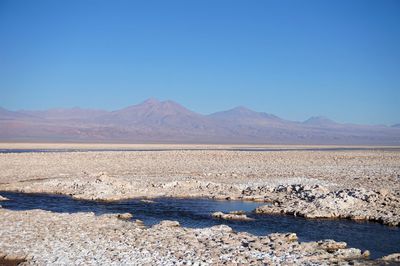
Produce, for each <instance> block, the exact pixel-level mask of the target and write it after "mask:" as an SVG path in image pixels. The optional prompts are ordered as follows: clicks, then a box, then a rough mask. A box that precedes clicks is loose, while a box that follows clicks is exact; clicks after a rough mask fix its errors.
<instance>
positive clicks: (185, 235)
mask: <svg viewBox="0 0 400 266" xmlns="http://www.w3.org/2000/svg"><path fill="white" fill-rule="evenodd" d="M0 216H1V218H2V219H0V228H1V230H0V249H1V250H2V253H3V254H0V257H3V258H5V259H7V260H14V261H15V260H18V261H26V262H25V264H29V265H237V264H241V265H265V264H270V265H277V264H284V265H299V264H302V265H320V264H332V263H340V264H342V265H354V264H355V265H365V264H374V263H375V262H374V261H367V260H365V259H366V257H367V255H368V253H367V252H365V253H363V252H362V251H361V250H359V249H354V248H347V246H346V243H343V242H335V241H331V240H325V241H319V242H304V243H300V242H298V240H297V236H296V235H295V234H290V233H288V234H271V235H268V236H265V237H256V236H253V235H251V234H247V233H237V232H234V231H233V230H232V229H231V228H229V227H228V226H225V225H221V226H214V227H210V228H206V229H188V228H183V227H180V226H179V223H178V222H174V221H163V222H161V223H160V224H157V225H155V226H153V227H151V228H143V226H142V225H141V224H140V223H137V222H136V223H135V222H130V221H124V220H121V219H118V217H117V215H102V216H95V215H94V214H93V213H75V214H59V213H51V212H46V211H41V210H32V211H8V210H4V209H3V210H2V209H0Z"/></svg>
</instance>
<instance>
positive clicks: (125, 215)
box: [117, 212, 133, 220]
mask: <svg viewBox="0 0 400 266" xmlns="http://www.w3.org/2000/svg"><path fill="white" fill-rule="evenodd" d="M132 217H133V215H132V214H130V213H128V212H127V213H120V214H118V215H117V218H118V219H120V220H130V219H132Z"/></svg>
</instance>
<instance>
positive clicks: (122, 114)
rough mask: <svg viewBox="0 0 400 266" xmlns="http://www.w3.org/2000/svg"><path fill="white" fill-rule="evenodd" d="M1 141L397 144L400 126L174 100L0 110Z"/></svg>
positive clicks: (399, 137) (398, 143) (399, 139)
mask: <svg viewBox="0 0 400 266" xmlns="http://www.w3.org/2000/svg"><path fill="white" fill-rule="evenodd" d="M0 140H1V141H79V142H126V143H146V142H159V143H160V142H164V143H255V144H261V143H263V144H354V145H356V144H357V145H361V144H372V145H400V127H399V125H394V126H392V127H386V126H369V125H353V124H340V123H337V122H335V121H332V120H330V119H329V118H325V117H311V118H310V119H308V120H306V121H304V122H297V121H289V120H285V119H282V118H279V117H277V116H275V115H273V114H268V113H263V112H256V111H253V110H250V109H248V108H246V107H242V106H240V107H236V108H233V109H230V110H227V111H222V112H217V113H213V114H210V115H202V114H199V113H196V112H193V111H191V110H189V109H187V108H185V107H184V106H182V105H180V104H179V103H176V102H173V101H158V100H156V99H149V100H146V101H144V102H142V103H140V104H136V105H132V106H128V107H126V108H123V109H120V110H115V111H105V110H92V109H81V108H70V109H50V110H42V111H29V110H21V111H10V110H6V109H4V108H0Z"/></svg>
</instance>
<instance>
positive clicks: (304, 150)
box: [0, 143, 400, 265]
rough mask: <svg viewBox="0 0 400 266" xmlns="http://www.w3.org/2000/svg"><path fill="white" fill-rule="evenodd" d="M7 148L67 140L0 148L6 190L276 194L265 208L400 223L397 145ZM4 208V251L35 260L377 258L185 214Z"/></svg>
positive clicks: (263, 197) (95, 194) (94, 196)
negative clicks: (158, 217)
mask: <svg viewBox="0 0 400 266" xmlns="http://www.w3.org/2000/svg"><path fill="white" fill-rule="evenodd" d="M0 149H2V150H4V149H28V150H29V149H33V150H34V149H41V150H49V149H56V150H57V151H54V152H24V153H0V169H2V170H1V173H0V191H21V192H29V193H31V192H32V193H56V194H64V195H68V196H72V197H73V198H77V199H89V200H106V201H113V200H119V199H128V198H157V197H207V198H214V199H240V200H247V201H258V202H265V203H266V204H265V205H264V206H261V207H259V208H257V210H256V212H257V213H264V214H279V215H296V216H303V217H307V218H310V219H312V218H337V219H340V218H345V219H353V220H370V221H375V222H379V223H383V224H386V225H388V226H399V225H400V149H399V148H396V147H373V148H368V147H332V146H326V147H323V146H281V147H279V146H249V145H246V146H240V145H236V146H229V145H218V146H214V145H208V146H205V145H204V146H201V145H122V144H121V145H95V144H7V143H3V144H0ZM63 149H73V150H74V151H73V152H63V151H62V150H63ZM85 149H86V150H87V149H88V150H90V151H83V150H85ZM324 149H325V150H324ZM135 150H136V151H135ZM4 200H6V199H4ZM0 205H1V202H0ZM0 216H1V219H0V228H1V229H0V253H1V252H3V253H4V254H3V257H4V256H6V255H7V256H8V258H9V259H10V260H11V259H26V263H28V264H39V265H43V264H49V263H50V264H51V263H59V264H87V265H88V264H90V265H95V264H97V263H100V262H101V263H103V264H112V263H115V264H129V263H131V264H132V263H140V264H146V263H147V264H149V265H151V264H155V263H156V264H165V265H170V264H173V263H178V264H183V263H187V264H189V265H190V264H191V263H194V264H195V265H196V263H197V265H202V264H204V265H208V264H223V263H228V264H229V263H232V264H235V262H236V263H244V264H248V263H251V264H263V263H270V264H308V265H313V264H329V263H332V262H340V263H343V264H346V263H356V264H357V263H359V264H366V263H371V264H373V263H374V262H373V261H365V260H364V259H366V258H367V257H368V254H367V253H365V252H364V251H361V250H357V249H351V248H350V249H349V248H347V247H346V245H345V244H344V243H337V242H329V241H324V240H323V239H321V242H307V243H299V242H298V240H297V237H296V236H295V235H293V234H290V233H291V232H287V233H288V234H286V235H285V234H278V235H269V236H266V237H256V236H252V235H250V234H247V233H236V232H233V231H232V230H231V229H230V228H228V227H226V226H220V227H215V228H214V227H213V228H209V229H186V228H183V227H181V226H178V224H176V223H174V222H165V223H163V224H160V225H156V226H153V227H151V228H144V227H143V226H141V224H140V222H136V223H135V222H128V221H122V220H119V219H118V217H116V216H112V215H108V216H107V215H102V216H94V215H93V214H90V213H89V214H88V213H86V214H85V213H76V214H55V213H51V212H47V211H41V210H31V211H11V210H6V209H0ZM243 241H247V242H246V243H250V244H243ZM169 243H173V244H172V245H170V244H169ZM182 246H186V247H187V248H186V249H184V250H182V249H181V247H182ZM99 247H101V248H99ZM78 251H79V252H78ZM155 252H156V253H155ZM399 252H400V250H399ZM0 257H1V254H0ZM6 258H7V257H6ZM391 258H396V256H395V255H394V256H392V257H391ZM389 259H390V258H389ZM397 259H398V256H397ZM189 262H190V263H189ZM381 263H383V262H381Z"/></svg>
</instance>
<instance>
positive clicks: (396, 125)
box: [392, 124, 400, 128]
mask: <svg viewBox="0 0 400 266" xmlns="http://www.w3.org/2000/svg"><path fill="white" fill-rule="evenodd" d="M392 127H398V128H400V124H395V125H392Z"/></svg>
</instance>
